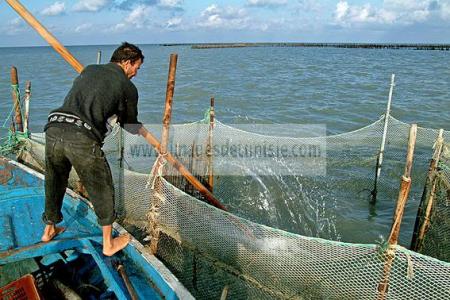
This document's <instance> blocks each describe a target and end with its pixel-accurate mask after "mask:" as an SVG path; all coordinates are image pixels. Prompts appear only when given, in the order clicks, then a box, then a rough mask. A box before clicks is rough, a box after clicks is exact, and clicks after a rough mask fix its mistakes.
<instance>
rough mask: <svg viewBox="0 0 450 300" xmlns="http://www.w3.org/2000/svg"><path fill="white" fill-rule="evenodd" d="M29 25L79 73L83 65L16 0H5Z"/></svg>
mask: <svg viewBox="0 0 450 300" xmlns="http://www.w3.org/2000/svg"><path fill="white" fill-rule="evenodd" d="M5 1H6V2H7V3H8V4H9V5H10V6H11V7H12V8H13V9H14V10H15V11H16V12H17V13H18V14H19V15H20V16H21V17H22V18H23V19H24V20H25V21H26V22H27V23H28V24H30V26H31V27H33V28H34V29H35V30H36V31H37V32H38V33H39V34H40V35H41V36H42V37H43V38H44V39H45V40H46V41H47V42H48V43H49V44H50V46H52V47H53V49H55V50H56V52H58V53H59V54H61V56H62V57H63V58H64V59H65V60H66V61H67V62H68V63H69V64H70V65H71V66H72V67H73V68H74V69H75V71H77V72H78V73H80V72H81V71H82V70H83V65H82V64H81V63H80V62H79V61H78V60H76V59H75V57H73V55H72V54H71V53H70V52H69V51H68V50H67V49H66V48H65V47H64V46H63V45H61V43H60V42H59V41H58V40H57V39H56V38H55V37H54V36H53V35H52V34H51V33H50V32H49V31H48V30H47V29H46V28H45V27H44V26H42V24H41V23H39V21H38V20H37V19H36V18H35V17H34V16H33V15H32V14H31V13H30V12H29V11H28V10H27V9H26V8H25V7H24V6H23V5H22V4H21V3H20V2H19V1H17V0H5Z"/></svg>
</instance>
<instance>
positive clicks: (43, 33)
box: [6, 0, 226, 210]
mask: <svg viewBox="0 0 450 300" xmlns="http://www.w3.org/2000/svg"><path fill="white" fill-rule="evenodd" d="M6 1H7V2H8V4H9V5H10V6H11V7H12V8H14V9H15V10H16V11H17V12H18V13H19V15H21V16H22V17H23V18H24V19H26V20H27V19H29V20H34V21H35V22H28V21H27V22H28V23H29V24H30V25H31V26H32V27H33V28H34V26H33V25H35V23H36V22H37V21H36V19H35V18H34V17H33V16H32V15H31V14H30V13H29V12H28V11H27V10H26V9H25V8H24V7H23V6H22V5H21V4H20V3H18V2H17V1H15V0H6ZM16 8H17V9H16ZM24 12H26V13H24ZM37 23H39V22H37ZM39 25H40V24H39ZM40 27H42V25H40ZM42 28H43V27H42ZM43 29H44V30H37V29H36V30H37V31H38V33H39V34H40V35H41V36H42V37H43V38H44V39H46V40H47V38H46V37H48V36H49V35H50V36H51V34H50V33H49V32H48V31H47V30H46V29H45V28H43ZM50 40H51V42H52V43H50V41H49V40H47V42H49V44H50V45H52V46H53V48H54V49H55V50H56V51H57V52H58V53H59V54H60V55H61V56H62V57H63V58H64V59H65V60H66V61H67V62H68V63H69V64H70V65H71V66H72V67H73V68H74V69H75V70H76V71H77V72H78V73H80V72H81V71H82V70H83V65H81V64H80V63H79V62H78V61H77V60H76V59H75V57H73V55H72V54H71V53H70V52H69V51H67V50H66V51H59V50H58V49H65V48H64V46H63V45H61V43H60V42H59V41H58V40H56V38H53V39H50ZM139 133H140V134H141V135H142V136H143V137H144V138H145V139H146V140H147V142H149V143H150V145H152V146H153V147H155V148H156V150H157V151H158V152H159V151H160V143H159V141H158V140H157V139H156V138H155V137H154V136H153V135H152V134H151V133H150V132H149V131H148V130H147V129H145V128H144V127H141V129H140V130H139ZM166 159H167V161H168V162H169V163H171V164H172V165H173V166H174V167H175V168H176V169H177V170H178V171H179V172H180V173H181V174H182V175H183V176H184V177H186V179H187V180H188V181H189V182H190V183H191V184H192V185H193V186H194V187H195V188H197V189H198V190H199V192H200V193H201V194H202V195H203V196H204V197H205V198H206V199H207V200H208V202H209V203H211V204H212V205H214V206H216V207H218V208H220V209H222V210H226V208H225V206H223V205H222V204H221V203H220V202H219V201H218V200H217V199H216V198H215V197H214V196H213V194H211V192H209V190H208V189H207V188H205V187H204V185H203V184H201V183H200V182H199V181H198V180H197V179H196V178H195V177H194V176H192V174H191V173H190V172H189V171H188V170H187V169H186V168H185V167H184V166H183V165H182V164H181V163H180V162H179V161H178V160H176V159H175V158H174V157H173V156H172V155H171V154H170V153H169V152H167V157H166Z"/></svg>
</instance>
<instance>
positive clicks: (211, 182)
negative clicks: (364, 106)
mask: <svg viewBox="0 0 450 300" xmlns="http://www.w3.org/2000/svg"><path fill="white" fill-rule="evenodd" d="M214 118H215V112H214V97H211V107H210V109H209V129H208V146H207V147H206V156H207V157H208V185H209V190H210V191H211V193H212V192H213V190H214V165H213V163H214V162H213V130H214Z"/></svg>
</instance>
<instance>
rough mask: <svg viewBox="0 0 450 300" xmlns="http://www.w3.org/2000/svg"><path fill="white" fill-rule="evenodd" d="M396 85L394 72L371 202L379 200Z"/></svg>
mask: <svg viewBox="0 0 450 300" xmlns="http://www.w3.org/2000/svg"><path fill="white" fill-rule="evenodd" d="M394 86H395V74H392V76H391V87H390V89H389V98H388V103H387V108H386V113H385V114H384V128H383V137H382V139H381V146H380V151H379V152H378V157H377V166H376V168H375V182H374V185H373V190H372V192H371V194H372V199H371V200H370V203H371V204H375V202H376V201H377V193H378V180H379V178H380V174H381V165H382V164H383V155H384V148H385V146H386V137H387V129H388V123H389V116H390V113H391V103H392V94H393V92H394Z"/></svg>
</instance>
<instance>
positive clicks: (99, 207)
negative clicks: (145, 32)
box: [42, 42, 144, 256]
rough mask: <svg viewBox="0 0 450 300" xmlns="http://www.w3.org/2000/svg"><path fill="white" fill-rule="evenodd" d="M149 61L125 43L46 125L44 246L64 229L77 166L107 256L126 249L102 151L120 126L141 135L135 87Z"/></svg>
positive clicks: (93, 68) (82, 80)
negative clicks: (115, 227)
mask: <svg viewBox="0 0 450 300" xmlns="http://www.w3.org/2000/svg"><path fill="white" fill-rule="evenodd" d="M143 62H144V55H143V54H142V51H141V50H140V49H139V48H138V47H137V46H135V45H132V44H129V43H126V42H125V43H123V44H122V45H121V46H120V47H118V48H117V49H116V50H115V51H114V53H113V55H112V57H111V61H110V63H108V64H105V65H89V66H87V67H86V68H85V69H84V70H83V71H82V72H81V74H80V75H79V76H78V77H77V78H75V80H74V82H73V86H72V88H71V89H70V91H69V93H68V94H67V96H66V98H65V99H64V103H63V105H62V106H61V107H59V108H57V109H55V110H53V111H52V112H51V113H50V115H49V117H48V123H47V125H46V126H45V132H46V143H45V163H46V169H45V211H44V213H43V215H42V219H43V221H44V223H45V224H47V225H46V226H45V229H44V234H43V235H42V241H43V242H48V241H50V240H51V239H53V238H54V237H55V236H56V235H57V234H58V233H61V232H62V231H63V230H64V228H63V227H57V226H56V224H58V223H59V222H61V221H62V218H63V216H62V213H61V208H62V202H63V198H64V194H65V191H66V188H67V182H68V178H69V172H70V169H71V167H72V166H73V167H74V168H75V170H76V172H77V174H78V176H79V177H80V179H81V182H82V184H83V185H84V187H85V188H86V190H87V193H88V195H89V199H90V201H91V203H92V205H93V206H94V210H95V213H96V215H97V218H98V223H99V224H100V225H101V226H102V230H103V254H104V255H107V256H111V255H113V254H115V253H116V252H118V251H120V250H121V249H123V248H125V247H126V245H127V244H128V242H129V241H130V237H129V235H121V236H118V237H116V238H113V237H112V223H113V222H114V220H115V217H116V215H115V212H114V185H113V180H112V176H111V170H110V168H109V164H108V161H107V160H106V158H105V154H104V153H103V150H102V149H101V145H102V144H103V140H104V138H105V136H106V134H107V133H108V130H110V129H111V127H112V126H113V125H114V123H115V122H116V121H118V122H120V124H121V126H122V127H123V126H124V125H125V124H135V125H136V126H127V128H126V129H127V130H128V131H130V132H131V133H133V134H137V133H138V131H139V129H140V128H141V127H142V124H141V123H140V122H138V120H137V115H138V111H137V103H138V92H137V89H136V87H135V85H134V84H133V83H132V82H131V80H130V79H131V78H133V77H134V76H135V75H136V74H137V72H138V70H139V68H140V66H141V64H142V63H143Z"/></svg>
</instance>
